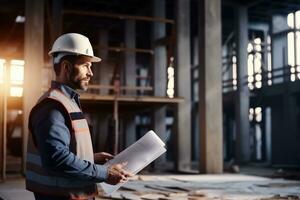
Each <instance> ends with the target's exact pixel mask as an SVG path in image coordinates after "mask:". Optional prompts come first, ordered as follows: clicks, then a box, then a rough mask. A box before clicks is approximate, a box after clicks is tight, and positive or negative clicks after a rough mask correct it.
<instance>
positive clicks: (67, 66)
mask: <svg viewBox="0 0 300 200" xmlns="http://www.w3.org/2000/svg"><path fill="white" fill-rule="evenodd" d="M71 68H72V65H71V63H70V62H69V61H67V60H63V61H62V62H61V70H62V72H63V73H65V74H66V73H67V74H70V73H71V71H72V69H71Z"/></svg>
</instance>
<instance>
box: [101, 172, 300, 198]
mask: <svg viewBox="0 0 300 200" xmlns="http://www.w3.org/2000/svg"><path fill="white" fill-rule="evenodd" d="M99 199H133V200H152V199H159V200H171V199H172V200H174V199H176V200H218V199H220V200H221V199H222V200H235V199H238V200H240V199H245V200H246V199H247V200H251V199H253V200H254V199H255V200H258V199H261V200H272V199H274V200H281V199H291V200H300V181H288V180H283V179H269V178H262V177H256V176H246V175H239V174H223V175H162V176H138V177H135V178H134V180H131V181H129V182H128V183H127V184H125V185H124V186H123V187H122V188H121V189H120V190H118V191H117V192H115V193H113V194H112V195H101V196H100V197H99Z"/></svg>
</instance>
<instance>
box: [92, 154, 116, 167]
mask: <svg viewBox="0 0 300 200" xmlns="http://www.w3.org/2000/svg"><path fill="white" fill-rule="evenodd" d="M113 157H114V156H113V155H111V154H110V153H106V152H99V153H95V154H94V161H95V163H96V164H101V165H102V164H104V163H106V162H107V161H109V160H110V159H112V158H113Z"/></svg>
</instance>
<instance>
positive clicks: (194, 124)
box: [191, 36, 200, 161]
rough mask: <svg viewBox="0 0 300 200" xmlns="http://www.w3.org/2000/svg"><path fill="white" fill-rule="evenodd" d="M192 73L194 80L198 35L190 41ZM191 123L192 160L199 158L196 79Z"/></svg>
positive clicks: (197, 58) (197, 87)
mask: <svg viewBox="0 0 300 200" xmlns="http://www.w3.org/2000/svg"><path fill="white" fill-rule="evenodd" d="M192 67H193V70H192V74H191V76H193V77H191V79H192V80H195V79H197V78H198V77H199V71H198V70H199V39H198V36H195V37H194V38H193V42H192ZM191 93H192V97H191V98H192V99H191V101H192V108H191V109H192V117H191V121H192V125H191V127H192V128H191V130H192V132H191V134H192V153H191V154H192V161H194V160H199V156H200V155H199V152H200V146H199V141H200V140H199V112H198V111H199V109H198V101H199V84H198V81H193V82H192V91H191Z"/></svg>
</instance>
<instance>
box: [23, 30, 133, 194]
mask: <svg viewBox="0 0 300 200" xmlns="http://www.w3.org/2000/svg"><path fill="white" fill-rule="evenodd" d="M49 55H51V56H52V57H53V65H54V71H55V74H56V80H55V81H52V83H51V88H50V89H49V90H48V91H47V92H46V93H45V94H44V95H43V96H42V97H41V98H40V99H39V101H38V103H37V104H36V105H35V107H34V108H33V109H32V111H31V113H30V116H29V125H28V126H29V130H30V133H31V134H30V136H29V141H28V152H27V169H26V188H27V189H28V190H30V191H32V192H33V193H34V196H35V198H36V200H50V199H51V200H65V199H81V200H84V199H85V200H87V199H93V198H94V196H95V195H97V187H96V183H97V182H106V183H109V184H113V185H114V184H118V183H122V182H126V181H127V179H128V178H129V177H130V176H132V175H131V174H130V173H129V172H127V171H126V170H124V169H123V168H124V167H125V165H126V163H119V164H115V165H112V166H110V167H106V166H104V165H101V164H103V163H105V162H106V161H107V160H109V159H111V158H112V155H110V154H108V153H104V152H102V153H96V154H94V153H93V148H92V142H91V136H90V132H89V128H88V124H87V121H86V119H85V118H84V116H83V113H82V111H81V105H80V101H79V95H78V93H77V92H76V90H77V89H78V90H84V91H85V90H87V89H88V84H89V81H90V79H91V77H92V76H93V72H92V69H91V67H92V62H100V61H101V59H100V58H98V57H95V56H94V54H93V49H92V46H91V44H90V41H89V39H88V38H87V37H85V36H83V35H81V34H77V33H68V34H64V35H62V36H60V37H59V38H58V39H57V40H56V41H55V42H54V44H53V47H52V50H51V51H50V52H49Z"/></svg>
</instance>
